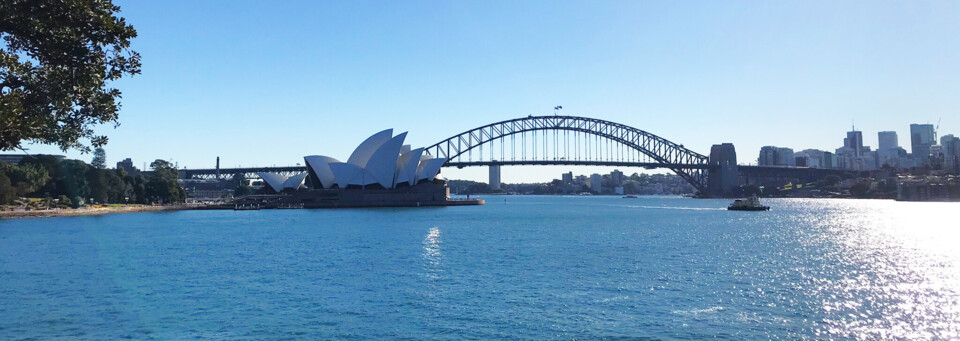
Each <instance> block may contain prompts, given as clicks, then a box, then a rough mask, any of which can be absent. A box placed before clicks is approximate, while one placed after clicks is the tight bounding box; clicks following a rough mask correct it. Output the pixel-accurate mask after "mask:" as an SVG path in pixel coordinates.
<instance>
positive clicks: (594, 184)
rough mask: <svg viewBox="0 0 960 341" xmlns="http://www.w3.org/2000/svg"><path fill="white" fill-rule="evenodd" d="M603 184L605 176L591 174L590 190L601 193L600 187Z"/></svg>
mask: <svg viewBox="0 0 960 341" xmlns="http://www.w3.org/2000/svg"><path fill="white" fill-rule="evenodd" d="M602 186H603V176H600V174H593V175H590V190H591V191H594V192H597V193H600V189H601V188H602Z"/></svg>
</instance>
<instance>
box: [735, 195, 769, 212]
mask: <svg viewBox="0 0 960 341" xmlns="http://www.w3.org/2000/svg"><path fill="white" fill-rule="evenodd" d="M727 209H728V210H731V211H769V210H770V206H763V205H760V198H757V196H756V195H753V196H751V197H749V198H746V199H737V200H734V201H733V203H732V204H730V206H727Z"/></svg>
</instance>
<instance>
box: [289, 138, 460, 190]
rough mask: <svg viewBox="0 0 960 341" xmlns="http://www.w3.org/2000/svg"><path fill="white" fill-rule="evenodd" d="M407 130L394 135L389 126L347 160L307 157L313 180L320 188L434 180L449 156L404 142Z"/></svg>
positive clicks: (387, 185)
mask: <svg viewBox="0 0 960 341" xmlns="http://www.w3.org/2000/svg"><path fill="white" fill-rule="evenodd" d="M406 137H407V133H401V134H399V135H397V136H393V129H387V130H384V131H381V132H379V133H376V134H373V136H370V137H368V138H367V139H366V140H364V141H363V142H362V143H360V145H359V146H357V148H356V149H355V150H354V151H353V153H352V154H350V157H349V158H348V159H347V162H340V161H338V160H337V159H334V158H332V157H329V156H323V155H310V156H304V157H303V160H304V161H305V162H306V164H307V173H308V174H309V178H310V183H311V184H312V185H313V188H316V189H321V188H324V189H329V188H348V187H359V188H366V187H372V188H385V189H391V188H397V187H399V186H413V185H416V184H417V183H420V182H422V181H433V180H434V179H435V178H436V177H437V176H438V173H439V172H440V167H442V166H443V164H444V163H446V161H447V159H442V158H441V159H437V158H434V157H433V156H432V155H429V154H425V153H424V150H423V148H417V149H413V150H411V149H410V146H409V145H404V144H403V141H404V139H406Z"/></svg>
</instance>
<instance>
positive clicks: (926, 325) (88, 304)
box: [0, 196, 960, 339]
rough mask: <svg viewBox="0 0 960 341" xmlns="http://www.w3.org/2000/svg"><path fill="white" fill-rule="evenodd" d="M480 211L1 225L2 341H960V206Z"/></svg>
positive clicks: (649, 205) (573, 204) (254, 214)
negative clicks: (469, 340)
mask: <svg viewBox="0 0 960 341" xmlns="http://www.w3.org/2000/svg"><path fill="white" fill-rule="evenodd" d="M486 199H488V201H487V205H486V206H481V207H449V208H419V209H413V208H409V209H355V210H264V211H238V212H235V211H194V212H173V213H140V214H116V215H105V216H95V217H94V216H91V217H62V218H42V219H17V220H4V221H0V307H2V309H0V339H19V338H41V339H45V338H70V339H116V338H123V337H126V338H134V339H150V338H156V339H170V338H212V339H221V338H231V339H235V338H242V339H289V338H294V339H296V338H305V339H315V338H357V337H359V338H373V339H384V338H391V339H393V338H412V339H422V338H440V339H443V338H481V339H491V338H521V339H529V338H536V339H545V338H546V339H557V338H560V339H571V338H581V339H582V338H588V339H591V338H602V337H606V338H621V337H624V338H633V337H639V338H651V339H701V338H707V337H720V338H732V339H744V338H761V339H768V338H786V339H825V338H835V339H843V338H853V339H876V338H882V339H891V338H903V339H957V338H960V245H958V242H960V224H958V217H960V213H958V211H960V204H956V203H900V202H892V201H860V200H815V199H795V200H794V199H783V200H768V201H766V203H767V204H769V205H770V206H772V207H773V210H772V211H770V212H729V211H726V210H724V209H723V208H724V207H725V205H726V203H727V202H726V201H717V200H695V199H682V198H664V197H647V198H644V197H641V198H640V199H621V198H616V197H529V196H510V197H488V198H486Z"/></svg>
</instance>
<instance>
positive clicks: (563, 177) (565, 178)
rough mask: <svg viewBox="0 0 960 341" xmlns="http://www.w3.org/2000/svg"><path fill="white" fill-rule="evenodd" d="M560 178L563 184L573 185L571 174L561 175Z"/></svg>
mask: <svg viewBox="0 0 960 341" xmlns="http://www.w3.org/2000/svg"><path fill="white" fill-rule="evenodd" d="M560 177H561V180H562V181H563V183H565V184H568V185H569V184H572V183H573V172H566V173H563V175H561V176H560Z"/></svg>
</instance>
